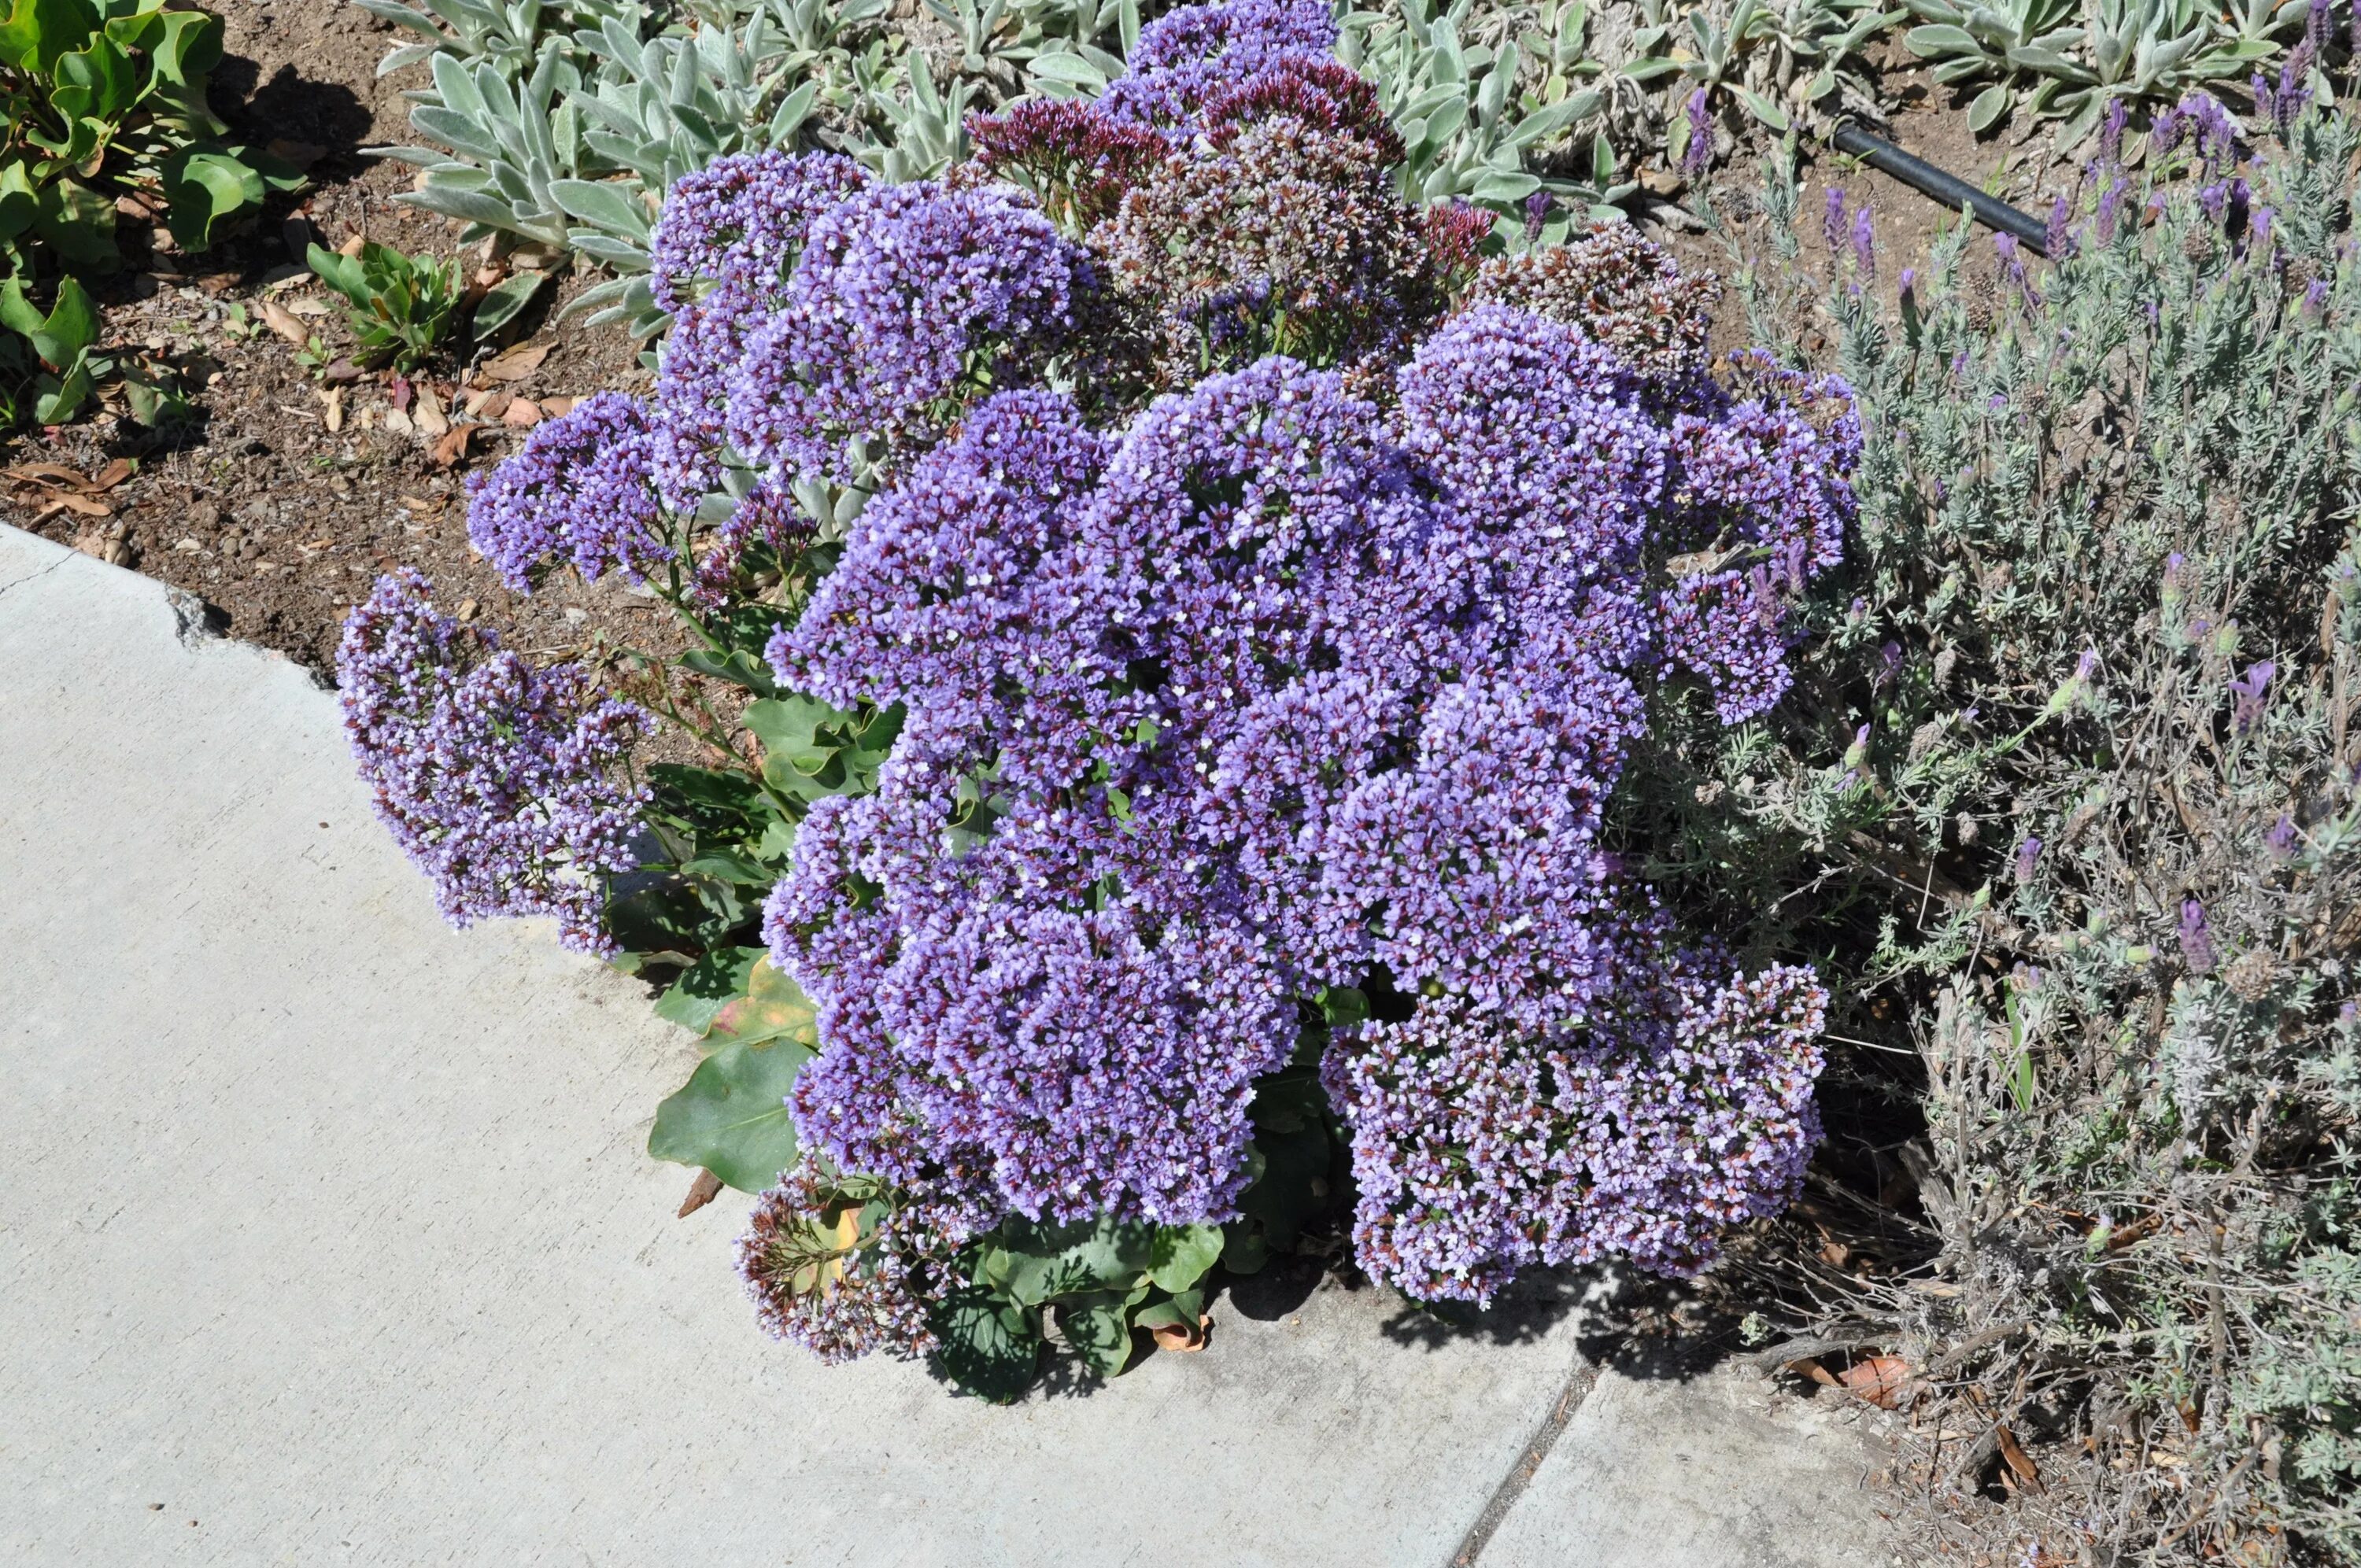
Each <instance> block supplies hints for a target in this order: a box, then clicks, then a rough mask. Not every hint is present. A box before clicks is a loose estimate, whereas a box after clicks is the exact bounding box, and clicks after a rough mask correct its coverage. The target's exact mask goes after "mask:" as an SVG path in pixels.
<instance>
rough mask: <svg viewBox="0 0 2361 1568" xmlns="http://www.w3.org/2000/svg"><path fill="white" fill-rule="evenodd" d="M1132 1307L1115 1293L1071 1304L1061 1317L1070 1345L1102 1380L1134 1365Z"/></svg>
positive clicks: (1062, 1311)
mask: <svg viewBox="0 0 2361 1568" xmlns="http://www.w3.org/2000/svg"><path fill="white" fill-rule="evenodd" d="M1128 1305H1129V1303H1128V1302H1126V1300H1125V1299H1124V1298H1123V1297H1121V1296H1118V1295H1115V1293H1113V1292H1111V1291H1107V1292H1101V1293H1098V1294H1096V1295H1093V1296H1091V1297H1088V1298H1085V1299H1082V1300H1081V1301H1078V1302H1074V1303H1072V1304H1071V1305H1068V1306H1067V1307H1065V1308H1064V1309H1063V1310H1061V1311H1060V1314H1059V1318H1058V1327H1059V1328H1060V1330H1061V1331H1062V1332H1064V1334H1065V1336H1066V1343H1068V1344H1069V1345H1071V1346H1072V1347H1073V1350H1074V1354H1076V1355H1079V1356H1081V1357H1082V1364H1083V1365H1085V1366H1088V1367H1089V1368H1090V1369H1091V1370H1092V1371H1093V1372H1095V1373H1097V1374H1098V1375H1099V1376H1102V1377H1114V1376H1117V1375H1119V1374H1120V1373H1121V1372H1122V1371H1123V1369H1124V1368H1125V1367H1126V1365H1129V1364H1130V1362H1131V1319H1130V1314H1129V1313H1128V1312H1127V1311H1126V1307H1127V1306H1128Z"/></svg>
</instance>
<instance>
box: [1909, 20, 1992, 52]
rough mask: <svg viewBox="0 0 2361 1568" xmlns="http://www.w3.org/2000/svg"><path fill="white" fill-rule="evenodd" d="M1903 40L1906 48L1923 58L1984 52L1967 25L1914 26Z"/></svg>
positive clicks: (1938, 24) (1937, 24)
mask: <svg viewBox="0 0 2361 1568" xmlns="http://www.w3.org/2000/svg"><path fill="white" fill-rule="evenodd" d="M1902 42H1903V46H1904V47H1905V48H1906V49H1909V51H1910V52H1911V53H1912V54H1915V55H1916V56H1918V57H1919V58H1920V59H1921V60H1939V59H1941V58H1942V57H1943V56H1945V55H1953V54H1979V55H1980V54H1982V53H1983V45H1982V44H1980V43H1978V42H1977V41H1976V36H1975V34H1973V33H1971V32H1970V31H1968V30H1967V29H1966V28H1965V27H1950V26H1948V25H1946V24H1943V23H1936V24H1934V25H1932V26H1929V27H1913V28H1911V29H1910V30H1909V31H1908V32H1906V33H1905V34H1903V35H1902Z"/></svg>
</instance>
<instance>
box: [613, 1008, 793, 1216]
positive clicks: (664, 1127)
mask: <svg viewBox="0 0 2361 1568" xmlns="http://www.w3.org/2000/svg"><path fill="white" fill-rule="evenodd" d="M811 1056H812V1053H811V1051H810V1050H809V1049H808V1048H807V1047H804V1046H801V1045H797V1044H795V1043H793V1042H792V1041H788V1040H774V1041H773V1042H772V1043H771V1044H768V1045H748V1044H746V1043H744V1042H742V1041H731V1042H730V1044H728V1045H725V1046H723V1047H721V1048H720V1049H719V1050H717V1051H715V1052H714V1053H713V1054H712V1055H711V1056H708V1057H707V1058H705V1059H704V1060H703V1061H702V1062H699V1063H698V1064H697V1070H696V1071H695V1072H693V1073H691V1074H690V1075H689V1080H688V1081H687V1082H686V1084H684V1085H682V1086H681V1088H680V1089H679V1091H676V1092H675V1093H674V1094H673V1095H672V1096H671V1098H669V1099H667V1100H665V1101H664V1103H663V1104H661V1105H659V1106H657V1107H656V1120H655V1125H654V1126H653V1128H652V1129H650V1131H649V1133H648V1153H649V1154H651V1155H653V1156H654V1157H656V1158H657V1159H668V1160H676V1161H678V1162H679V1163H680V1164H682V1165H693V1166H702V1167H704V1168H706V1169H707V1170H709V1171H711V1172H712V1173H713V1174H714V1175H716V1176H718V1177H719V1178H720V1179H722V1180H723V1181H725V1182H727V1183H729V1184H730V1186H732V1187H734V1188H736V1189H738V1190H740V1191H741V1192H760V1191H762V1190H763V1189H764V1188H766V1187H769V1186H772V1185H773V1184H774V1183H775V1182H776V1181H777V1180H778V1179H779V1172H780V1171H782V1170H785V1168H787V1167H788V1166H790V1165H793V1164H794V1163H795V1158H796V1124H795V1122H794V1120H793V1119H792V1118H791V1117H790V1116H789V1115H788V1113H787V1107H786V1103H785V1102H786V1095H787V1091H789V1090H791V1089H793V1088H794V1087H795V1082H796V1073H798V1072H799V1071H801V1070H802V1069H803V1065H804V1063H806V1062H807V1061H809V1060H810V1059H811Z"/></svg>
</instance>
